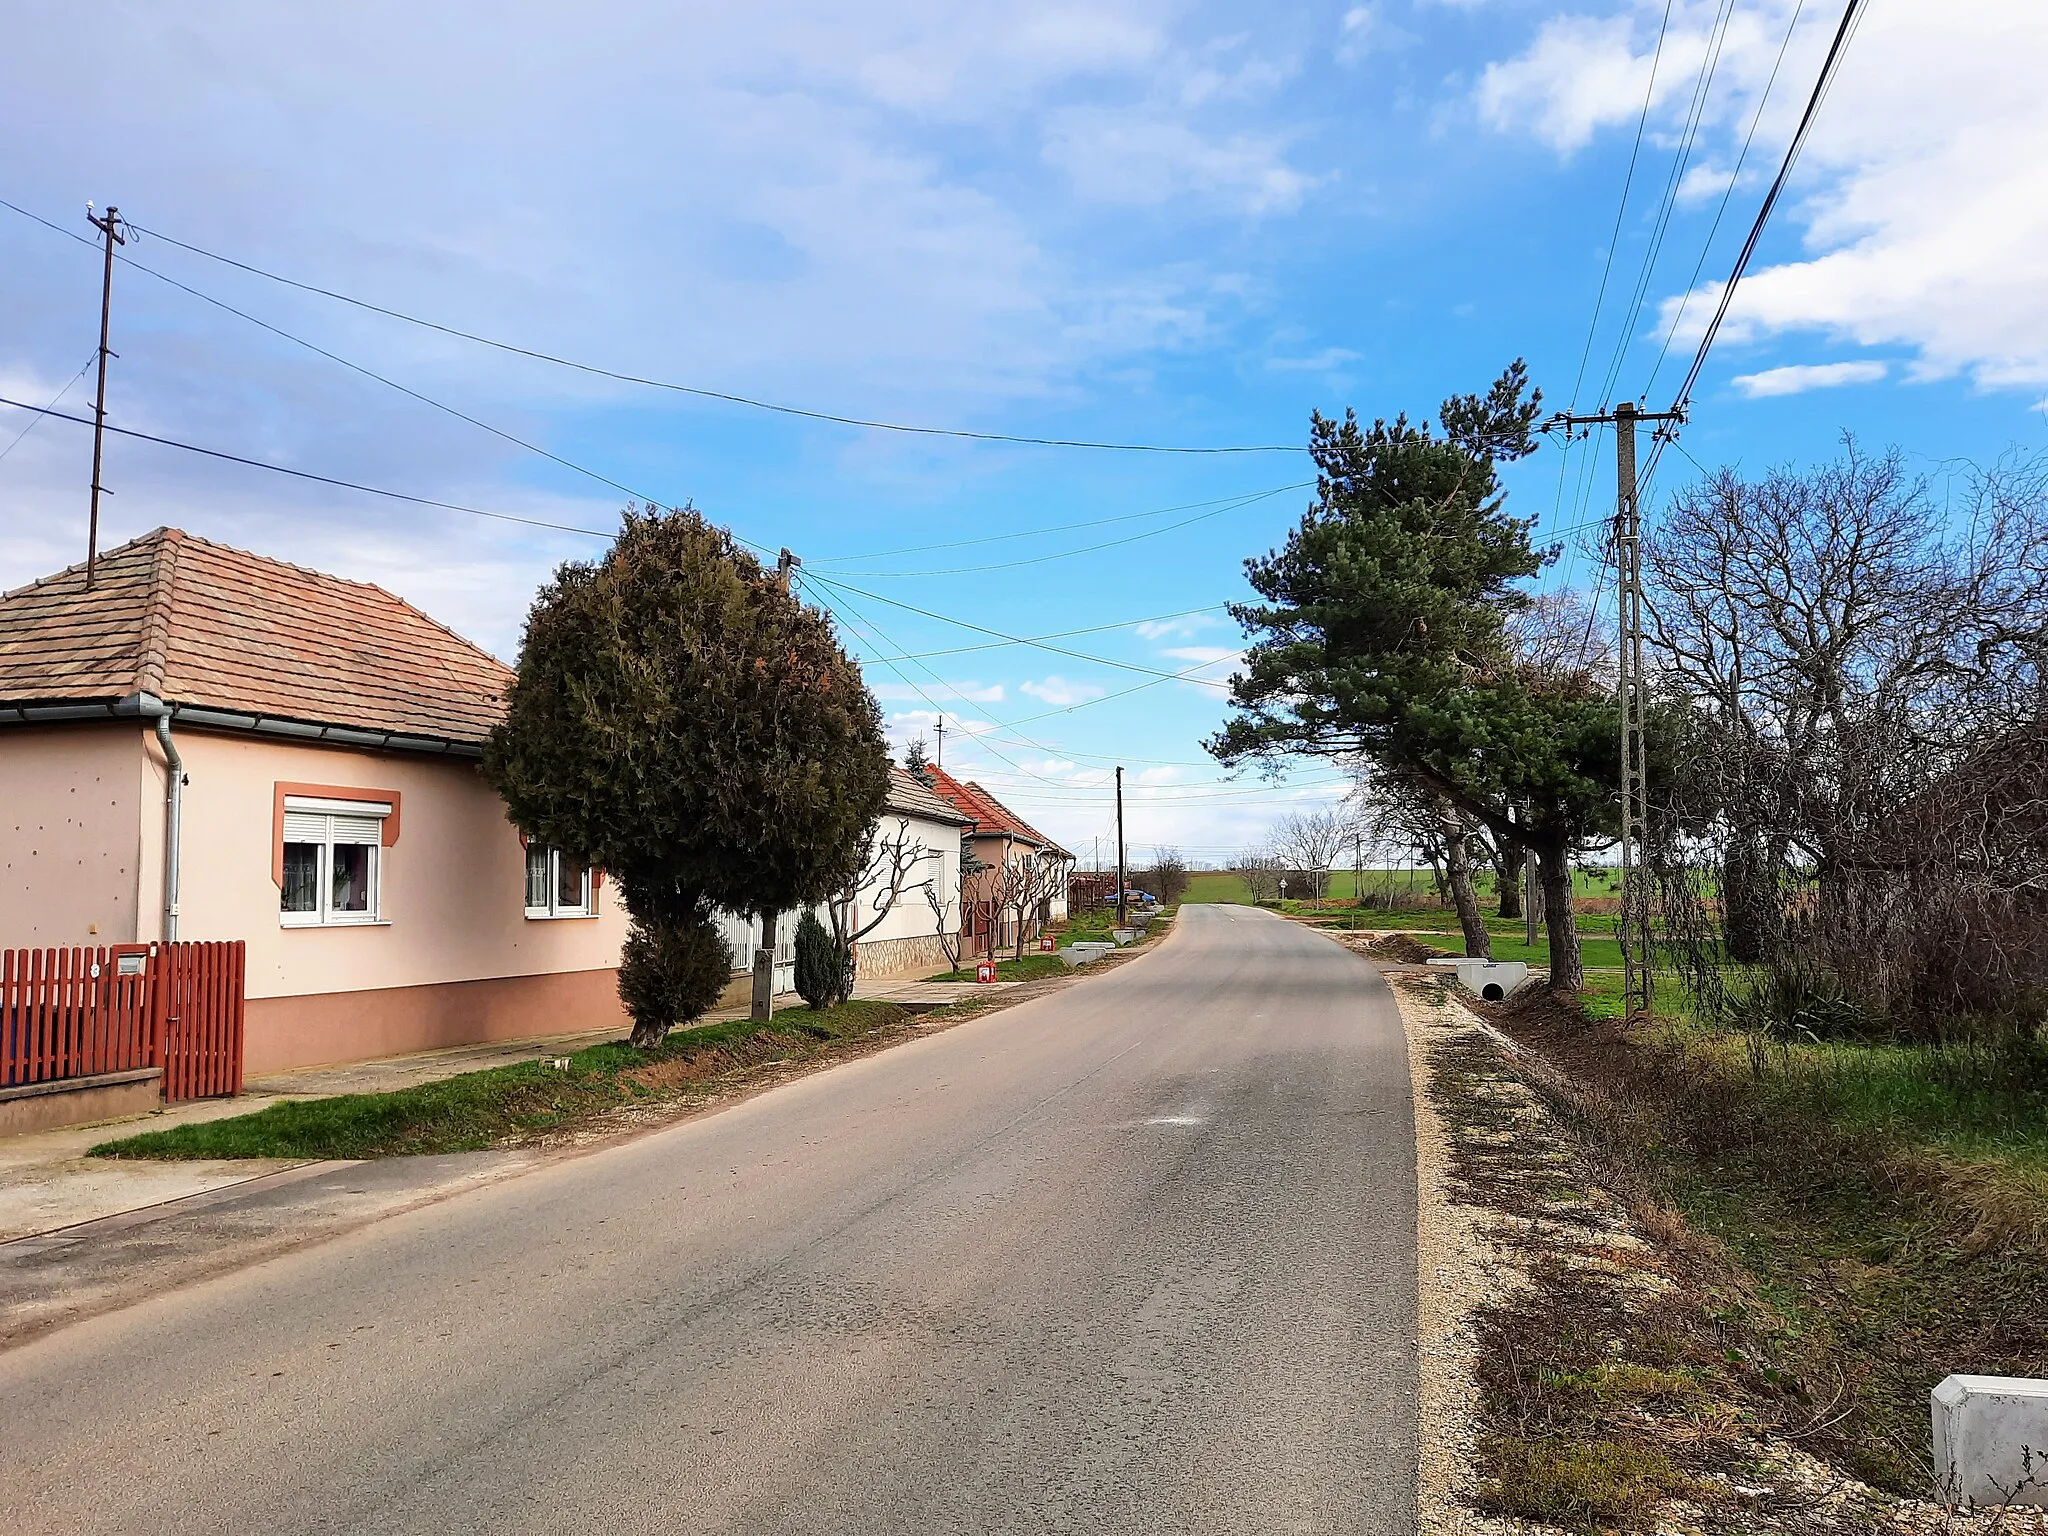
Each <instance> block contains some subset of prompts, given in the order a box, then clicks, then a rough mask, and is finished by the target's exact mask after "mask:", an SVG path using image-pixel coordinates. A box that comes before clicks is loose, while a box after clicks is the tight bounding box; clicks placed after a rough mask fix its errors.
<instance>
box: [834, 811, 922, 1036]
mask: <svg viewBox="0 0 2048 1536" xmlns="http://www.w3.org/2000/svg"><path fill="white" fill-rule="evenodd" d="M938 857H939V855H938V854H936V853H934V852H933V851H932V850H931V849H929V848H927V847H926V846H925V845H924V844H923V843H922V842H913V841H912V840H911V836H910V823H909V821H908V820H905V819H902V818H899V819H898V820H897V822H896V830H895V833H894V835H884V834H883V832H882V831H881V829H880V828H877V829H876V831H875V833H874V835H873V839H872V841H870V843H869V844H868V856H867V861H866V863H864V864H863V865H862V866H861V872H860V874H859V876H858V877H857V878H856V879H855V881H854V883H853V884H852V885H850V886H848V887H847V888H846V889H845V890H843V891H841V892H840V893H839V894H838V895H837V896H834V897H833V898H832V899H831V900H830V901H828V902H827V903H826V904H825V907H826V915H827V917H828V919H829V920H830V923H831V936H832V953H833V957H834V959H835V961H836V962H837V967H838V969H837V975H838V977H839V979H840V985H839V988H838V995H837V996H836V997H834V998H832V1000H831V1001H832V1002H834V1003H843V1002H845V1001H846V1000H847V998H849V997H851V996H852V995H853V981H854V975H853V972H854V956H855V954H856V950H855V948H854V946H855V945H857V944H858V943H859V942H860V941H861V940H862V939H864V938H866V937H867V936H868V935H869V934H871V933H873V932H874V931H875V930H876V929H877V928H879V927H881V926H882V924H883V923H884V922H886V921H887V920H888V917H889V914H890V913H891V912H894V911H895V910H896V908H897V907H898V906H900V905H901V904H902V903H903V902H904V901H905V899H906V898H908V897H911V896H914V895H915V894H916V893H917V892H918V891H919V890H920V889H927V890H928V889H930V888H931V887H933V886H935V885H936V884H937V883H938V881H937V880H936V878H935V877H934V876H933V875H932V874H931V873H930V872H929V865H930V864H931V863H932V861H933V860H935V859H937V858H938ZM920 872H923V873H924V879H923V880H922V881H917V880H915V879H914V877H915V876H916V875H918V874H919V873H920ZM863 901H865V903H866V905H867V908H868V916H867V920H866V921H865V922H863V921H862V920H861V913H860V909H861V906H862V904H863Z"/></svg>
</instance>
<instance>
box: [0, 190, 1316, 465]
mask: <svg viewBox="0 0 2048 1536" xmlns="http://www.w3.org/2000/svg"><path fill="white" fill-rule="evenodd" d="M6 206H8V207H10V208H11V207H14V205H13V204H12V203H9V204H6ZM16 211H17V212H25V211H26V210H22V209H16ZM30 217H34V215H30ZM45 222H47V221H45ZM136 227H137V228H139V229H141V230H142V232H143V233H144V234H145V235H148V236H149V237H150V238H151V239H153V240H161V241H163V242H164V243H165V244H166V245H173V246H176V247H177V248H178V249H179V250H181V251H189V252H191V253H192V254H193V255H195V256H203V257H205V258H206V259H207V260H208V261H216V262H219V263H221V264H222V265H223V266H229V267H233V268H235V269H236V270H238V271H242V272H247V273H249V274H250V275H251V276H254V277H260V278H263V279H265V280H267V281H269V282H273V283H279V284H282V285H283V286H285V287H287V288H296V289H298V290H299V291H300V292H302V293H311V294H317V295H318V296H320V297H321V298H325V299H332V300H334V301H335V302H337V303H341V304H348V305H352V306H354V307H355V308H357V309H361V310H367V311H369V312H370V313H372V314H378V315H383V316H385V317H387V318H389V319H392V320H400V321H403V322H405V323H406V324H408V325H416V326H419V327H421V328H422V329H424V330H430V331H436V332H439V333H440V334H441V335H443V336H452V337H454V338H456V339H457V340H459V341H467V342H471V343H474V344H475V345H477V346H481V347H490V348H492V349H493V350H495V351H499V352H504V353H508V354H510V355H512V356H515V357H524V358H529V359H531V360H533V361H534V362H540V363H548V364H552V365H553V366H555V367H557V368H568V369H572V370H574V371H575V372H577V373H584V374H589V375H592V376H593V377H597V378H604V379H611V380H613V381H614V382H616V383H620V384H634V385H639V386H641V387H644V388H647V389H660V390H667V391H669V392H670V393H673V394H680V395H692V396H695V397H697V398H699V399H704V400H720V401H723V402H725V403H726V404H728V405H742V406H746V407H748V408H749V409H751V410H757V411H769V412H773V413H775V414H777V415H782V416H795V417H801V418H803V419H805V420H808V421H823V422H830V423H833V424H835V425H838V426H844V427H860V428H864V429H866V430H869V431H874V432H898V433H907V434H911V435H914V436H919V437H946V438H959V439H965V440H968V441H972V442H986V443H1014V444H1018V445H1020V446H1026V447H1036V448H1081V449H1093V450H1100V451H1105V452H1115V453H1169V454H1241V453H1302V452H1305V451H1306V449H1305V448H1304V446H1303V445H1302V444H1300V443H1251V444H1228V445H1218V446H1206V445H1187V444H1175V443H1120V442H1094V441H1087V440H1083V439H1076V438H1059V437H1032V436H1028V435H1025V434H1021V433H1010V432H973V431H967V430H965V429H962V428H957V427H928V426H918V425H913V424H910V423H905V422H896V421H881V420H876V419H872V418H868V417H861V416H847V415H841V414H838V413H836V412H832V411H819V410H811V409H808V408H806V407H803V406H794V405H784V404H780V403H778V402H775V401H770V400H759V399H755V398H753V397H752V396H749V395H740V394H734V393H732V392H731V391H729V390H721V389H705V388H703V387H701V386H698V385H693V384H679V383H676V382H675V381H673V380H669V379H655V378H648V377H646V376H644V375H641V374H634V373H626V372H623V371H621V370H619V369H616V368H606V367H603V366H601V365H599V364H596V363H585V362H579V361H577V360H576V359H574V358H568V357H562V356H559V355H557V354H555V353H552V352H544V351H541V350H540V349H539V348H536V347H524V346H520V345H518V344H517V343H515V342H509V341H500V340H498V339H497V338H495V337H491V336H484V335H480V334H478V333H477V332H475V331H466V330H463V329H462V328H461V327H459V326H453V325H444V324H442V323H441V322H440V321H437V320H428V319H426V318H424V317H422V316H419V315H414V314H408V313H407V312H406V311H404V310H401V309H393V308H391V307H390V306H389V305H385V304H377V303H373V302H371V301H370V300H368V299H359V298H357V297H355V296H354V295H353V294H347V293H342V292H339V291H338V290H336V289H333V288H323V287H321V286H320V285H319V284H317V283H308V282H302V281H300V280H299V279H297V278H291V277H286V276H284V275H283V274H281V273H277V272H272V271H269V270H267V269H265V268H263V267H259V266H256V265H255V264H253V263H251V262H246V261H240V260H237V259H236V258H235V257H232V256H223V255H222V254H220V253H219V252H218V251H210V250H207V249H206V248H205V247H204V246H198V245H194V244H192V243H191V242H189V241H185V240H180V239H178V238H177V237H176V236H174V235H168V234H165V233H164V232H163V231H162V230H159V229H151V228H148V227H147V226H144V225H138V226H136Z"/></svg>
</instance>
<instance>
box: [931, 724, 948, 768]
mask: <svg viewBox="0 0 2048 1536" xmlns="http://www.w3.org/2000/svg"><path fill="white" fill-rule="evenodd" d="M932 729H933V730H935V731H937V732H938V735H939V757H938V763H937V766H938V767H940V768H944V767H945V766H946V717H945V716H944V715H940V716H939V723H938V724H937V725H935V726H934V727H932Z"/></svg>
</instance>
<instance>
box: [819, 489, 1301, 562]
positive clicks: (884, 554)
mask: <svg viewBox="0 0 2048 1536" xmlns="http://www.w3.org/2000/svg"><path fill="white" fill-rule="evenodd" d="M1314 484H1315V481H1313V480H1298V481H1296V482H1295V483H1294V484H1292V485H1282V486H1276V487H1275V488H1274V489H1273V490H1271V491H1265V492H1261V493H1260V494H1262V495H1268V496H1277V495H1279V494H1280V492H1282V491H1299V490H1305V489H1306V488H1307V487H1309V486H1312V485H1314ZM1238 499H1239V498H1238V497H1236V496H1217V497H1213V498H1211V499H1210V500H1208V501H1187V502H1182V503H1181V504H1180V505H1179V506H1175V507H1154V508H1153V509H1152V510H1151V511H1150V512H1124V513H1120V514H1119V515H1117V516H1115V517H1090V518H1083V519H1082V520H1081V521H1079V522H1075V523H1053V524H1051V525H1049V526H1047V527H1044V528H1025V529H1022V530H1020V531H1019V532H1016V533H991V534H986V535H984V536H983V537H981V538H978V539H949V540H947V541H946V542H945V543H943V544H909V545H905V546H904V547H903V548H901V549H883V550H876V551H874V552H873V553H871V554H865V555H826V556H823V557H821V558H819V559H817V560H813V561H810V562H808V565H807V567H806V568H807V569H819V568H822V569H825V570H830V569H831V568H832V567H834V566H838V565H846V564H849V563H850V562H852V561H855V560H883V559H887V558H888V557H890V556H891V555H921V554H925V553H926V552H928V551H930V550H935V549H966V548H968V547H969V546H971V545H975V544H1005V543H1008V542H1010V541H1011V540H1013V539H1035V538H1038V537H1039V536H1040V535H1042V534H1048V533H1071V532H1072V531H1073V530H1074V529H1076V528H1107V527H1110V526H1111V525H1113V524H1116V523H1134V522H1137V521H1138V520H1139V519H1141V518H1147V517H1165V516H1167V515H1169V514H1170V513H1174V512H1193V511H1196V510H1197V509H1199V508H1201V507H1220V506H1222V505H1223V504H1224V503H1225V502H1230V501H1236V500H1238ZM853 574H854V575H856V576H857V575H860V574H861V573H860V572H858V571H855V572H854V573H853Z"/></svg>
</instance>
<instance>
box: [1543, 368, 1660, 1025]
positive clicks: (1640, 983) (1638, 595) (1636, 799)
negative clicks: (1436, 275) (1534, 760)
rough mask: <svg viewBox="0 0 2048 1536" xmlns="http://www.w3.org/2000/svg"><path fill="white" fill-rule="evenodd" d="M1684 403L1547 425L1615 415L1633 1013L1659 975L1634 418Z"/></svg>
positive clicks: (1626, 900) (1627, 936)
mask: <svg viewBox="0 0 2048 1536" xmlns="http://www.w3.org/2000/svg"><path fill="white" fill-rule="evenodd" d="M1684 419H1685V416H1684V413H1683V412H1682V411H1675V410H1674V411H1639V410H1637V409H1636V408H1635V403H1634V402H1633V401H1629V400H1624V401H1622V402H1621V404H1619V405H1617V406H1616V407H1615V408H1614V410H1613V411H1612V412H1611V413H1610V412H1606V411H1596V412H1594V413H1593V414H1591V415H1588V416H1573V415H1571V414H1569V413H1560V414H1558V415H1556V416H1553V417H1552V418H1551V419H1550V421H1548V422H1546V423H1545V427H1546V428H1548V427H1552V426H1560V425H1561V426H1563V427H1564V428H1565V429H1566V430H1567V431H1569V430H1570V429H1571V428H1572V427H1576V426H1582V425H1593V424H1595V423H1601V422H1610V421H1611V422H1613V423H1614V551H1615V554H1614V562H1615V571H1616V582H1615V585H1616V589H1617V607H1618V609H1619V611H1618V613H1617V614H1616V622H1617V625H1618V629H1619V633H1618V634H1617V636H1616V638H1617V639H1618V641H1619V642H1620V643H1619V646H1618V651H1619V665H1618V671H1619V674H1620V675H1619V678H1618V683H1619V687H1618V689H1617V691H1618V692H1619V694H1620V697H1621V935H1620V937H1621V963H1622V1008H1623V1012H1624V1014H1625V1015H1626V1016H1627V1017H1628V1018H1630V1019H1640V1018H1648V1017H1649V1016H1650V1012H1651V1005H1652V1003H1653V1001H1654V998H1655V992H1656V982H1655V977H1654V975H1653V972H1652V968H1651V961H1652V955H1653V951H1654V947H1655V946H1654V942H1653V940H1652V937H1651V933H1650V884H1649V874H1648V866H1649V835H1650V805H1649V781H1648V777H1647V774H1646V771H1645V766H1646V765H1645V763H1644V760H1643V758H1644V754H1643V716H1644V714H1645V713H1646V712H1647V708H1648V704H1649V682H1648V679H1647V678H1646V677H1645V675H1644V671H1643V550H1642V545H1643V518H1642V506H1641V503H1640V494H1641V489H1642V488H1641V487H1640V486H1639V485H1637V484H1636V423H1637V422H1639V421H1654V422H1659V423H1663V422H1669V421H1683V420H1684Z"/></svg>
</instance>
